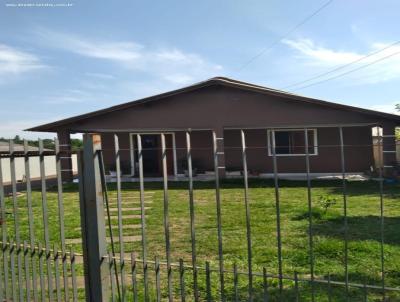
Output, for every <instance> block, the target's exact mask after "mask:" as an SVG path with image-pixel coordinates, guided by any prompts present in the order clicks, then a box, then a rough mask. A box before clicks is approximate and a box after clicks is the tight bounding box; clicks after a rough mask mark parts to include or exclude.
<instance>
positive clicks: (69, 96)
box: [42, 89, 93, 104]
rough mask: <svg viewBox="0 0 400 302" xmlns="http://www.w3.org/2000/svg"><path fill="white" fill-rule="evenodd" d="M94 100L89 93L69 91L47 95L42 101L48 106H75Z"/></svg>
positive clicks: (77, 90)
mask: <svg viewBox="0 0 400 302" xmlns="http://www.w3.org/2000/svg"><path fill="white" fill-rule="evenodd" d="M92 98H93V96H92V95H91V94H90V93H89V92H87V91H83V90H79V89H68V90H65V91H62V92H60V93H57V94H53V95H47V96H46V97H44V98H43V99H42V102H43V103H47V104H73V103H83V102H87V101H90V100H91V99H92Z"/></svg>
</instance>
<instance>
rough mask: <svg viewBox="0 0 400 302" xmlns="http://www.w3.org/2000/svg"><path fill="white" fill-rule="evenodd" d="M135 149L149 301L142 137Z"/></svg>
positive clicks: (145, 296) (143, 253) (147, 298)
mask: <svg viewBox="0 0 400 302" xmlns="http://www.w3.org/2000/svg"><path fill="white" fill-rule="evenodd" d="M137 147H138V157H139V187H140V189H139V191H140V192H139V193H140V220H141V226H142V227H141V230H142V258H143V259H142V260H143V285H144V300H145V301H146V302H147V301H149V287H148V276H147V275H148V272H147V238H146V214H145V206H144V175H143V149H142V137H141V135H140V134H137Z"/></svg>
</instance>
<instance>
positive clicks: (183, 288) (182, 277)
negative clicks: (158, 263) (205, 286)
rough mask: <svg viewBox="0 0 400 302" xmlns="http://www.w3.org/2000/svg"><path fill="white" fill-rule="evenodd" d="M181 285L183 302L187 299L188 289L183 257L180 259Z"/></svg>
mask: <svg viewBox="0 0 400 302" xmlns="http://www.w3.org/2000/svg"><path fill="white" fill-rule="evenodd" d="M179 285H180V287H181V291H180V292H181V302H185V301H186V289H185V266H184V264H183V259H182V258H180V259H179Z"/></svg>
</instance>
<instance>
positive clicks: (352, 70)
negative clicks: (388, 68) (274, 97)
mask: <svg viewBox="0 0 400 302" xmlns="http://www.w3.org/2000/svg"><path fill="white" fill-rule="evenodd" d="M398 54H400V51H397V52H395V53H392V54H390V55H387V56H385V57H382V58H380V59H378V60H375V61H372V62H370V63H368V64H365V65H362V66H360V67H357V68H354V69H351V70H349V71H346V72H343V73H340V74H338V75H336V76H333V77H330V78H327V79H324V80H321V81H318V82H314V83H311V84H308V85H305V86H301V87H299V88H296V89H293V90H290V91H297V90H302V89H305V88H308V87H311V86H314V85H318V84H321V83H324V82H327V81H331V80H334V79H337V78H340V77H343V76H345V75H348V74H350V73H353V72H355V71H358V70H360V69H363V68H366V67H368V66H371V65H373V64H376V63H379V62H381V61H383V60H386V59H389V58H391V57H393V56H395V55H398Z"/></svg>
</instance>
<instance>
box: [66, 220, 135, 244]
mask: <svg viewBox="0 0 400 302" xmlns="http://www.w3.org/2000/svg"><path fill="white" fill-rule="evenodd" d="M141 227H142V225H141V224H140V223H139V224H123V228H124V230H129V229H140V228H141ZM111 228H112V229H113V230H118V225H111ZM80 230H81V228H80V227H79V228H76V229H75V231H77V232H79V231H80ZM106 230H108V225H106ZM65 240H69V239H65Z"/></svg>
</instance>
